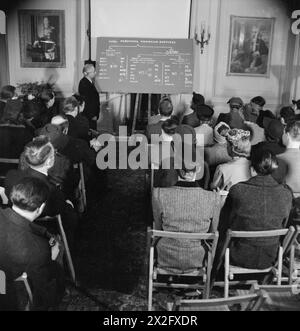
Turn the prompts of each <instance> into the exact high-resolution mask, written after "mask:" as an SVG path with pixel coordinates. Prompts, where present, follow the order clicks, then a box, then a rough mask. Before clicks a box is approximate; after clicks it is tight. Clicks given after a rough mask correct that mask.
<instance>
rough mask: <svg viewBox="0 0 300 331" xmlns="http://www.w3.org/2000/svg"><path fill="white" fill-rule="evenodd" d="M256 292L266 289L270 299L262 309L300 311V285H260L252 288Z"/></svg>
mask: <svg viewBox="0 0 300 331" xmlns="http://www.w3.org/2000/svg"><path fill="white" fill-rule="evenodd" d="M251 291H252V292H254V293H259V292H260V291H264V292H265V293H267V294H268V299H267V300H266V301H265V302H264V304H263V305H262V306H261V307H260V310H262V311H299V310H300V297H299V294H300V285H299V284H293V285H290V284H289V285H258V284H254V286H253V288H252V289H251Z"/></svg>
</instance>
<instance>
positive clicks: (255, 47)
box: [227, 16, 275, 77]
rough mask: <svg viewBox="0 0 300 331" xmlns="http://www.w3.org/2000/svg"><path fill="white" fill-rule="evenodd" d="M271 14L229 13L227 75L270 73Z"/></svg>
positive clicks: (267, 75)
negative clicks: (250, 15)
mask: <svg viewBox="0 0 300 331" xmlns="http://www.w3.org/2000/svg"><path fill="white" fill-rule="evenodd" d="M274 22H275V19H274V18H257V17H241V16H231V18H230V41H229V55H228V65H227V75H237V76H257V77H269V76H270V61H271V51H272V40H273V30H274Z"/></svg>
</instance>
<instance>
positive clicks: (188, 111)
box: [184, 108, 194, 116]
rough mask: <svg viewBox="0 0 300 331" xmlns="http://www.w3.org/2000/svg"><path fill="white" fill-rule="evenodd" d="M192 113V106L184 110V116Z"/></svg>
mask: <svg viewBox="0 0 300 331" xmlns="http://www.w3.org/2000/svg"><path fill="white" fill-rule="evenodd" d="M193 113H194V110H193V109H192V108H189V109H188V110H187V111H186V112H185V114H184V116H187V115H191V114H193Z"/></svg>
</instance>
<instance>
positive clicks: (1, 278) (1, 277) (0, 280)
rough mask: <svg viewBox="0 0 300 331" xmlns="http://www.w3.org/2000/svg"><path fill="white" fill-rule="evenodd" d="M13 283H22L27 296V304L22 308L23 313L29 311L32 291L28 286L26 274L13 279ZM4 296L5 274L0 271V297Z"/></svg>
mask: <svg viewBox="0 0 300 331" xmlns="http://www.w3.org/2000/svg"><path fill="white" fill-rule="evenodd" d="M15 282H23V284H24V287H25V290H26V293H27V296H28V302H27V304H26V306H25V307H24V310H25V311H29V310H30V308H31V307H32V303H33V295H32V291H31V288H30V285H29V283H28V279H27V273H26V272H23V273H22V275H21V276H20V277H18V278H16V279H15ZM5 294H6V275H5V272H4V271H2V270H0V295H5Z"/></svg>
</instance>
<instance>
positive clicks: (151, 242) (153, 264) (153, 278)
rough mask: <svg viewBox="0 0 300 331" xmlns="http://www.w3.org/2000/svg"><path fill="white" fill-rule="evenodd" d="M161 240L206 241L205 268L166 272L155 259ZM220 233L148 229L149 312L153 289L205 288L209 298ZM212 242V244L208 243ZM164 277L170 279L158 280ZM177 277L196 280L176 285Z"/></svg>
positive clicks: (205, 295) (206, 295)
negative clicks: (189, 271)
mask: <svg viewBox="0 0 300 331" xmlns="http://www.w3.org/2000/svg"><path fill="white" fill-rule="evenodd" d="M159 238H174V239H188V240H199V241H205V242H206V244H207V245H206V246H207V248H208V254H207V259H206V260H205V261H203V265H204V266H203V267H202V268H201V269H195V272H191V273H182V274H177V273H172V272H170V271H168V270H164V269H162V268H160V267H159V266H158V265H157V261H156V260H155V259H154V250H155V247H156V245H157V242H158V240H159ZM218 238H219V233H218V232H216V233H183V232H168V231H160V230H150V229H148V236H147V239H148V246H149V279H148V281H149V283H148V310H149V311H151V310H152V299H153V288H180V289H195V290H197V289H199V288H202V287H204V293H203V296H204V297H205V298H208V297H209V290H210V277H211V269H212V264H213V260H214V256H215V252H216V247H217V243H218ZM208 242H210V244H209V243H208ZM159 275H163V276H164V277H165V278H168V280H167V281H166V282H162V281H159V280H158V276H159ZM175 276H181V277H182V276H187V277H193V279H194V280H195V282H194V283H192V284H187V283H175V282H173V278H174V277H175ZM201 278H202V281H203V283H204V285H202V284H200V281H199V279H201Z"/></svg>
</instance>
